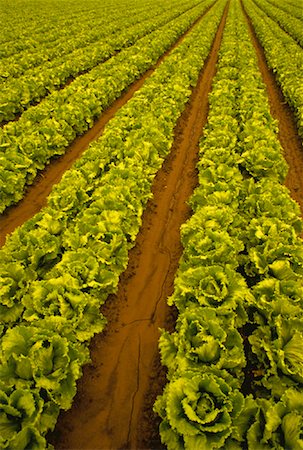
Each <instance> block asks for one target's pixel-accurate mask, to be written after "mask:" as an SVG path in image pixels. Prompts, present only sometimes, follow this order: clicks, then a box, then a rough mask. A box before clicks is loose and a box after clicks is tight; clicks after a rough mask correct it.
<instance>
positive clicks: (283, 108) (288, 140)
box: [242, 4, 303, 216]
mask: <svg viewBox="0 0 303 450" xmlns="http://www.w3.org/2000/svg"><path fill="white" fill-rule="evenodd" d="M242 8H243V4H242ZM243 11H244V15H245V17H246V20H247V22H248V25H249V29H250V34H251V39H252V42H253V44H254V47H255V50H256V54H257V58H258V65H259V69H260V72H261V74H262V77H263V81H264V83H265V85H266V89H267V94H268V98H269V105H270V111H271V114H272V116H273V117H274V118H275V119H276V120H277V121H278V125H279V135H278V136H279V140H280V143H281V145H282V148H283V150H284V157H285V159H286V161H287V164H288V166H289V170H288V174H287V178H286V180H285V185H286V186H287V188H288V189H289V190H290V195H291V196H292V198H293V199H294V200H295V201H296V202H297V203H298V204H299V205H300V209H301V215H302V216H303V177H302V173H303V147H302V141H301V139H300V137H299V135H298V129H297V126H296V121H295V117H294V114H293V112H292V110H291V108H290V106H289V105H288V104H287V102H286V100H285V98H284V96H283V94H282V91H281V89H280V87H279V85H278V83H277V81H276V79H275V75H274V73H273V72H272V70H271V69H270V68H269V67H268V65H267V62H266V58H265V54H264V50H263V47H262V45H261V44H260V42H259V41H258V38H257V36H256V34H255V31H254V28H253V26H252V23H251V20H250V18H249V17H248V15H247V14H246V12H245V9H244V8H243Z"/></svg>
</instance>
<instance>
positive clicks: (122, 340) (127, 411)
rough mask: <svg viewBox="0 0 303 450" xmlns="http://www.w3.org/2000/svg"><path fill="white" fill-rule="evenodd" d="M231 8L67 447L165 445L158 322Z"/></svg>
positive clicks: (65, 428) (111, 306)
mask: <svg viewBox="0 0 303 450" xmlns="http://www.w3.org/2000/svg"><path fill="white" fill-rule="evenodd" d="M227 8H228V7H226V9H225V12H224V16H223V18H222V21H221V24H220V26H219V28H218V31H217V34H216V37H215V40H214V42H213V46H212V50H211V52H210V54H209V56H208V58H207V61H206V62H205V65H204V69H203V70H202V72H201V74H200V77H199V81H198V84H197V86H196V88H194V90H193V93H192V96H191V98H190V100H189V102H188V104H187V106H186V109H185V111H184V113H183V114H182V116H181V117H180V119H179V121H178V123H177V126H176V128H175V142H174V144H173V148H172V151H171V153H170V155H169V156H168V157H167V158H166V160H165V161H164V163H163V166H162V169H161V170H160V171H159V172H158V174H157V175H156V177H155V179H154V183H153V198H152V199H151V200H150V201H149V202H148V205H147V208H146V210H145V212H144V214H143V221H142V227H141V230H140V233H139V235H138V237H137V240H136V245H135V247H134V248H133V249H132V250H131V251H130V254H129V256H130V259H129V265H128V267H127V269H126V271H125V272H124V273H123V274H122V276H121V277H120V283H119V288H118V292H117V294H116V295H111V296H110V297H109V298H108V300H107V302H106V304H105V305H104V307H103V308H102V312H103V313H104V315H105V316H106V317H107V319H108V325H107V327H106V330H105V332H104V333H103V334H100V335H97V336H95V338H94V339H93V340H92V343H91V358H92V363H91V364H89V365H87V366H85V367H84V374H83V377H82V379H81V380H80V381H79V383H78V393H77V395H76V398H75V401H74V404H73V407H72V409H71V410H69V411H67V412H65V413H62V414H61V415H60V417H59V421H58V423H57V427H56V430H55V431H54V433H52V435H51V437H50V441H51V442H52V443H53V445H54V446H55V448H56V450H59V449H60V450H61V449H62V450H63V449H74V450H76V449H81V450H84V449H95V450H109V449H113V450H118V449H152V448H153V449H162V448H164V447H163V446H162V445H161V443H160V440H159V435H158V424H159V421H158V418H156V417H155V415H154V414H153V412H152V404H153V402H154V400H155V397H156V395H158V394H159V393H160V392H161V391H162V388H163V385H164V383H165V370H164V368H162V367H161V366H160V363H159V354H158V339H159V335H160V333H159V327H165V328H166V329H167V328H168V327H171V328H172V327H173V322H174V313H173V310H172V308H169V307H168V306H167V303H166V300H167V297H168V296H169V295H171V294H172V292H173V280H174V276H175V272H176V270H177V267H178V263H179V259H180V256H181V254H182V246H181V242H180V226H181V224H182V223H184V222H185V221H186V220H187V219H188V217H189V216H190V208H189V207H188V205H187V204H186V201H187V199H188V198H189V197H190V195H191V193H192V191H193V189H194V188H195V186H196V185H197V171H196V163H197V161H198V142H199V138H200V136H201V133H202V129H203V126H204V125H205V123H206V119H207V114H208V93H209V91H210V89H211V82H212V79H213V76H214V74H215V70H216V68H215V65H216V61H217V57H218V50H219V47H220V43H221V38H222V33H223V29H224V25H225V20H226V14H227Z"/></svg>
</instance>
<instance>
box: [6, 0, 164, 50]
mask: <svg viewBox="0 0 303 450" xmlns="http://www.w3.org/2000/svg"><path fill="white" fill-rule="evenodd" d="M4 1H5V0H4ZM22 3H23V5H22V6H21V4H22ZM88 3H89V2H87V6H88V7H87V8H84V9H83V3H82V4H81V1H75V2H73V9H74V11H73V12H71V11H70V8H69V6H66V5H65V4H62V3H61V5H60V8H59V7H58V4H56V0H51V1H50V2H48V3H47V4H44V5H43V6H42V5H40V6H41V8H39V9H38V8H37V7H35V6H33V4H29V3H28V2H26V3H24V1H23V0H20V6H19V7H18V6H17V3H16V2H15V4H14V6H12V5H11V4H8V5H7V7H6V8H5V6H4V5H2V6H3V8H2V10H1V22H2V24H3V26H2V27H1V31H0V56H1V58H6V57H9V56H12V55H16V54H19V53H20V52H23V51H27V50H33V51H34V50H35V48H36V47H37V46H38V47H42V48H43V47H44V46H45V47H46V48H49V49H51V48H52V47H54V46H56V45H57V44H59V45H60V43H61V42H62V41H63V40H66V39H70V38H71V37H72V36H75V35H77V34H79V33H80V34H81V35H82V38H83V40H85V37H86V30H87V26H88V25H89V24H90V23H94V22H95V20H96V18H97V17H104V15H106V16H107V17H108V20H109V21H111V20H112V19H113V17H114V16H115V15H117V16H118V17H119V11H120V12H121V10H124V14H125V5H124V6H123V3H122V4H121V1H120V2H119V3H117V2H113V4H112V6H110V5H109V2H107V5H104V4H102V5H96V4H94V3H93V2H92V1H91V2H90V4H88ZM148 5H150V2H148V1H147V0H145V1H144V7H148ZM154 6H156V5H155V4H154ZM141 7H142V3H138V2H134V5H133V7H130V6H129V5H128V8H127V10H128V12H129V14H136V13H137V12H139V11H140V8H141ZM12 9H13V10H12ZM20 13H21V14H20ZM102 22H103V19H102V21H101V22H100V25H101V26H102ZM97 23H98V22H97ZM103 23H104V22H103Z"/></svg>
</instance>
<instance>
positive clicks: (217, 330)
mask: <svg viewBox="0 0 303 450" xmlns="http://www.w3.org/2000/svg"><path fill="white" fill-rule="evenodd" d="M234 320H235V318H234V314H233V313H231V314H230V315H229V316H220V315H219V314H217V311H216V309H215V308H199V307H197V308H192V309H189V308H187V309H186V310H185V311H184V312H183V313H182V314H180V315H179V317H178V320H177V324H176V332H175V333H173V334H169V333H168V332H162V335H161V337H160V342H159V347H160V351H161V359H162V363H163V364H165V365H166V366H168V368H169V371H170V373H171V374H172V375H173V374H174V373H175V372H176V371H178V372H179V373H182V372H184V371H186V370H198V371H208V370H209V368H210V367H212V368H214V367H215V368H217V369H226V370H228V371H229V372H230V373H232V374H233V375H235V376H237V378H238V380H239V382H240V379H241V375H242V369H243V367H244V366H245V365H246V360H245V355H244V349H243V342H242V338H241V336H240V334H239V332H238V331H237V330H236V328H235V326H234Z"/></svg>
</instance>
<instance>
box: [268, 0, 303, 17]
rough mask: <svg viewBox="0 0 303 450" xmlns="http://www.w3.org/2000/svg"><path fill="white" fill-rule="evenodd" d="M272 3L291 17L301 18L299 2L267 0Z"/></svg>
mask: <svg viewBox="0 0 303 450" xmlns="http://www.w3.org/2000/svg"><path fill="white" fill-rule="evenodd" d="M267 1H268V2H269V3H271V4H272V5H275V6H277V7H278V8H280V9H282V10H283V11H285V12H287V13H288V14H290V15H291V16H293V17H296V18H297V19H299V20H303V10H302V8H301V7H300V5H299V4H291V3H289V2H284V1H283V0H267Z"/></svg>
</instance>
